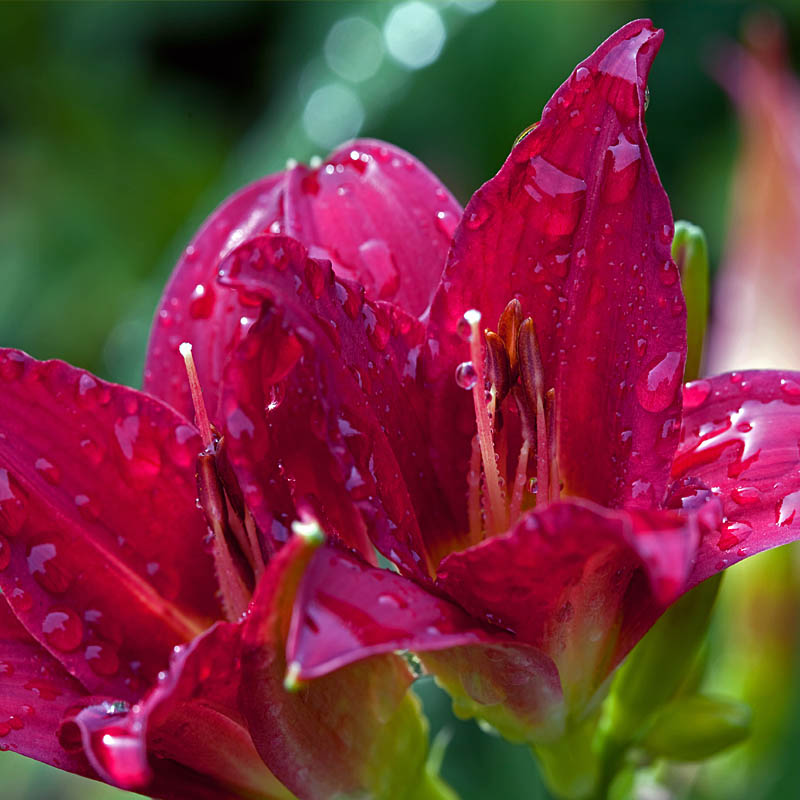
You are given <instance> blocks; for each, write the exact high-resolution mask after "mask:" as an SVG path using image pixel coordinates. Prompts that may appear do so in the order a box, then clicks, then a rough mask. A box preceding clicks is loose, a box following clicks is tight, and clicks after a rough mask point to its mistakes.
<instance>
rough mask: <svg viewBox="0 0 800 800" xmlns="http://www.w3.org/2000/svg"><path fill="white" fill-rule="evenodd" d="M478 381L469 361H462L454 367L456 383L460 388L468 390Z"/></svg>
mask: <svg viewBox="0 0 800 800" xmlns="http://www.w3.org/2000/svg"><path fill="white" fill-rule="evenodd" d="M477 382H478V373H477V371H476V370H475V367H474V365H473V364H472V362H471V361H462V362H461V363H460V364H459V365H458V366H457V367H456V383H457V384H458V385H459V386H460V387H461V388H462V389H467V390H470V389H472V388H473V387H474V386H475V384H476V383H477Z"/></svg>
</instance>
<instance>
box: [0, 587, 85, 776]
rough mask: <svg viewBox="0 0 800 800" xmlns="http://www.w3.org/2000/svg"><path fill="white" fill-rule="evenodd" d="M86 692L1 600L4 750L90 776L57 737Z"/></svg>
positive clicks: (0, 746)
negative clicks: (63, 720) (67, 715)
mask: <svg viewBox="0 0 800 800" xmlns="http://www.w3.org/2000/svg"><path fill="white" fill-rule="evenodd" d="M84 695H85V690H84V689H83V687H82V686H81V685H80V683H79V682H78V681H76V680H75V679H74V678H73V677H72V676H71V675H69V674H68V673H67V672H66V670H65V669H64V668H63V667H62V666H61V664H59V662H58V661H57V660H56V659H54V658H53V657H52V656H51V655H50V654H49V653H48V652H47V651H46V650H45V649H44V648H43V647H42V646H41V645H40V644H39V643H38V642H37V641H36V640H35V639H34V638H33V637H32V636H30V634H29V633H28V632H27V631H26V630H25V628H23V627H22V625H21V624H20V622H19V621H18V620H17V618H16V617H15V616H14V614H13V612H12V611H11V609H10V608H9V606H8V604H7V603H6V601H5V599H3V598H0V750H13V751H14V752H15V753H21V754H22V755H24V756H30V757H31V758H35V759H37V760H39V761H44V762H45V763H46V764H52V765H53V766H54V767H59V768H61V769H65V770H67V771H69V772H76V773H78V774H79V775H89V774H91V769H90V768H89V765H88V763H87V762H86V760H85V759H84V758H83V757H82V756H81V755H80V754H74V753H67V752H66V751H65V750H64V749H63V748H62V747H61V745H60V744H59V742H58V739H57V738H56V730H57V728H58V724H59V722H60V721H61V718H62V716H63V714H64V712H65V711H66V710H67V709H68V708H69V707H70V706H72V705H74V704H75V703H78V702H81V701H82V700H83V698H84Z"/></svg>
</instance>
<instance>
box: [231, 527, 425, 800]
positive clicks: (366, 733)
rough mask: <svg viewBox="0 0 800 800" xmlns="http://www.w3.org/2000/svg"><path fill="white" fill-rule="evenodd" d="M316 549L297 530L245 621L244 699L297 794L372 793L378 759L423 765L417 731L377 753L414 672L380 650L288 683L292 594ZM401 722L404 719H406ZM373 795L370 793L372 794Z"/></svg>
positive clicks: (277, 767)
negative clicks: (291, 686)
mask: <svg viewBox="0 0 800 800" xmlns="http://www.w3.org/2000/svg"><path fill="white" fill-rule="evenodd" d="M312 555H313V548H312V547H310V546H309V544H308V543H307V542H306V541H305V540H303V539H302V537H299V536H296V537H294V538H293V539H291V540H290V541H289V542H288V544H287V545H286V546H285V547H284V548H283V549H282V550H281V551H280V552H279V553H278V554H277V555H276V556H275V558H274V559H273V560H272V562H271V563H270V565H269V567H268V569H267V572H266V573H265V575H264V577H263V578H262V580H261V583H260V584H259V587H258V589H257V591H256V595H255V597H254V600H253V605H252V607H251V608H252V610H251V613H250V616H249V617H248V618H247V620H246V622H245V634H244V640H243V643H244V648H243V655H242V669H243V678H242V689H241V694H240V703H241V707H242V711H243V713H244V714H245V716H246V717H247V720H248V722H249V724H250V731H251V734H252V736H253V741H254V742H255V744H256V747H257V748H258V751H259V753H260V754H261V757H262V758H263V759H264V761H265V763H266V764H267V765H268V766H269V767H270V769H271V770H272V771H273V772H274V773H275V775H277V776H278V777H279V778H280V779H281V780H282V781H283V783H285V784H286V786H288V787H289V788H290V789H291V790H292V791H293V792H295V794H297V795H298V796H299V797H332V796H340V795H342V794H346V795H348V796H349V795H351V794H354V795H359V796H360V795H361V794H362V793H364V794H367V793H369V791H370V790H371V789H373V788H374V787H373V786H370V782H371V781H370V769H371V768H373V767H374V766H375V761H376V758H377V759H381V758H391V759H393V760H396V761H397V762H398V763H405V764H406V766H407V768H408V771H409V775H411V774H412V773H413V772H414V771H415V770H416V769H418V768H419V766H420V765H419V764H418V763H414V762H415V761H418V759H419V758H420V757H421V756H422V757H424V751H425V747H424V744H423V743H422V742H420V741H419V738H418V737H419V734H420V731H417V732H416V735H415V734H414V733H412V735H411V736H407V734H408V733H409V731H408V729H405V730H400V731H398V737H397V738H396V740H395V741H394V743H393V745H392V747H391V750H392V751H393V752H381V753H376V752H374V751H375V749H376V742H377V741H378V740H379V739H381V738H382V737H383V738H384V743H385V729H386V727H387V725H391V724H392V722H393V719H394V715H395V712H396V711H397V710H398V708H399V707H400V704H401V703H402V702H403V698H404V697H405V695H406V690H407V688H408V685H409V683H410V681H411V676H410V673H409V672H408V670H407V669H406V667H405V666H404V664H403V661H402V659H400V658H398V657H397V656H393V655H384V656H379V657H377V658H375V659H371V660H370V661H368V662H365V663H362V664H356V665H353V666H349V667H347V668H345V669H343V670H341V671H339V672H336V673H335V674H333V675H328V676H325V677H323V678H319V679H318V680H315V681H312V682H311V683H310V684H308V685H304V686H303V687H302V689H301V690H300V691H296V692H287V691H286V689H285V688H284V675H285V674H286V666H287V665H286V659H285V658H284V648H285V642H286V636H287V633H288V629H289V621H290V618H291V614H292V606H293V604H294V599H295V594H296V592H297V588H298V584H299V583H300V580H301V578H302V575H303V571H304V569H305V567H306V565H307V564H308V561H309V559H310V558H311V557H312ZM401 725H402V723H401ZM370 796H371V794H370Z"/></svg>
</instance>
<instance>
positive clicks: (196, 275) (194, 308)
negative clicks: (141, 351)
mask: <svg viewBox="0 0 800 800" xmlns="http://www.w3.org/2000/svg"><path fill="white" fill-rule="evenodd" d="M284 186H285V174H284V173H279V174H277V175H270V176H268V177H266V178H261V179H260V180H257V181H255V182H254V183H251V184H250V185H249V186H245V188H244V189H241V190H240V191H238V192H236V194H234V195H232V196H231V197H229V198H228V199H227V200H226V201H225V202H224V203H223V204H222V205H221V206H219V208H217V209H216V210H215V211H214V212H213V213H212V214H211V216H210V217H209V218H208V219H207V220H206V221H205V222H204V223H203V226H202V227H201V228H200V230H199V231H198V232H197V233H196V234H195V236H194V238H193V239H192V241H191V242H190V243H189V245H188V246H187V248H186V249H185V250H184V251H183V254H182V255H181V257H180V259H179V261H178V263H177V265H176V267H175V269H174V271H173V273H172V277H171V278H170V279H169V283H168V284H167V287H166V289H165V290H164V294H163V295H162V297H161V302H160V303H159V306H158V309H157V310H156V314H155V318H154V320H153V327H152V329H151V331H150V343H149V345H148V348H147V362H146V364H145V370H144V390H145V391H146V392H149V393H150V394H153V395H155V396H156V397H160V398H161V399H162V400H164V401H166V402H167V403H169V404H170V405H171V406H172V407H173V408H176V409H177V410H178V411H180V412H181V413H182V414H184V415H185V416H186V417H187V418H189V419H193V418H194V416H193V415H194V406H193V405H192V397H191V394H190V392H189V383H188V381H187V380H186V368H185V366H184V363H183V358H182V357H181V355H180V354H179V353H178V347H179V346H180V344H181V342H191V343H192V344H193V345H194V351H193V354H194V360H195V364H196V366H197V372H198V374H199V376H200V381H201V383H202V386H203V395H204V399H205V403H206V406H207V408H208V411H209V414H210V415H211V417H212V419H213V418H215V415H216V410H217V404H218V399H219V388H218V387H219V383H220V380H221V378H222V370H223V367H224V366H225V358H226V356H227V354H228V351H229V350H230V348H231V346H232V345H233V344H234V343H235V342H236V341H237V338H238V336H239V329H240V322H239V320H240V318H241V317H242V316H244V315H245V314H246V313H247V309H245V308H244V307H243V306H242V305H241V304H240V303H239V299H238V297H237V296H236V293H235V292H231V291H225V290H223V289H221V288H219V287H218V286H217V284H216V278H217V268H218V266H219V262H220V260H221V259H222V258H223V257H224V256H225V255H227V254H228V253H229V252H230V251H231V250H232V249H233V248H234V247H236V245H237V244H239V243H240V242H242V241H244V240H245V239H249V238H250V237H251V236H254V235H255V234H256V233H259V232H260V231H262V230H264V229H265V228H267V227H269V226H270V225H271V224H272V223H273V222H275V221H277V220H280V219H281V218H282V216H283V206H284V196H283V195H284Z"/></svg>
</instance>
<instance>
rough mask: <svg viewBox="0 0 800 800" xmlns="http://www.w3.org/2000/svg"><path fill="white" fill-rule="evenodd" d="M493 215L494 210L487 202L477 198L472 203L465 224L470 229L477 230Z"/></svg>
mask: <svg viewBox="0 0 800 800" xmlns="http://www.w3.org/2000/svg"><path fill="white" fill-rule="evenodd" d="M491 215H492V210H491V208H490V207H489V206H488V205H487V204H486V202H484V201H482V200H481V199H475V200H473V201H472V202H471V203H470V207H469V209H468V213H467V214H466V222H465V224H466V226H467V227H468V228H469V229H470V230H472V231H476V230H478V228H480V227H481V226H483V225H485V224H486V222H487V221H488V219H489V217H490V216H491Z"/></svg>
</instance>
